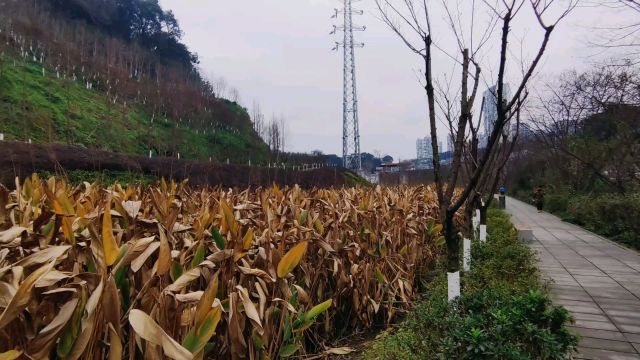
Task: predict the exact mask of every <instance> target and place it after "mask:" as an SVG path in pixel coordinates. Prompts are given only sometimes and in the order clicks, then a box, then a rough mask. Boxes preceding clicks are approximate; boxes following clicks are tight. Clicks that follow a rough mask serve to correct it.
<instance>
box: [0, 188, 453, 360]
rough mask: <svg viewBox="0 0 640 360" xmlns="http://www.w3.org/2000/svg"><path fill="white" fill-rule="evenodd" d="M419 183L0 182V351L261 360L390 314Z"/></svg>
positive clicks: (421, 235) (404, 280)
mask: <svg viewBox="0 0 640 360" xmlns="http://www.w3.org/2000/svg"><path fill="white" fill-rule="evenodd" d="M437 213H438V206H437V201H436V198H435V195H434V193H433V192H432V191H431V190H429V189H428V188H424V187H416V188H408V187H406V188H400V189H388V188H380V187H378V188H360V189H341V190H326V189H314V190H309V191H306V190H302V189H300V188H298V187H293V188H287V189H282V190H281V189H279V188H278V187H277V186H273V187H272V188H268V189H253V190H246V191H242V192H237V191H235V190H228V191H224V190H220V189H191V188H189V187H188V186H187V185H186V184H175V183H170V184H167V183H165V182H164V181H163V182H162V183H161V184H160V185H159V186H158V187H148V188H141V187H128V188H126V189H124V188H122V187H121V186H119V185H114V186H112V187H110V188H101V187H99V186H98V185H96V184H89V183H84V184H83V185H81V186H78V187H76V188H73V187H70V186H69V185H67V184H65V183H64V182H63V181H61V180H56V179H53V178H51V179H49V180H47V181H44V180H41V179H39V178H38V177H37V176H35V175H34V176H32V177H31V178H29V179H27V180H26V181H25V182H24V183H19V182H18V181H16V190H14V191H12V192H9V191H8V190H7V189H6V188H4V187H2V186H1V185H0V311H1V314H0V358H2V359H14V358H33V359H43V358H49V357H51V358H53V357H57V358H61V359H78V358H88V359H106V358H109V359H121V358H129V359H138V358H150V359H160V358H172V359H194V358H196V359H202V358H220V359H227V358H234V359H236V358H249V359H276V358H282V357H288V356H298V357H299V356H305V355H309V354H318V353H324V354H325V355H326V356H331V355H332V354H341V353H345V352H348V351H349V349H348V348H330V347H329V344H330V343H331V341H332V340H335V339H336V338H338V337H339V336H343V335H345V334H349V333H351V332H353V331H356V330H367V329H371V328H372V327H374V326H380V325H386V324H388V323H390V322H392V321H393V320H394V319H395V318H396V317H397V315H399V314H402V313H403V312H405V311H406V310H407V309H408V308H409V307H410V306H411V302H412V299H413V298H414V295H415V286H416V284H417V281H419V279H420V277H421V275H423V274H424V273H425V272H426V270H427V269H428V268H429V267H430V266H431V265H433V263H434V262H435V260H436V259H437V257H438V256H439V255H440V254H441V252H442V251H441V247H442V246H441V244H440V245H439V244H438V243H444V240H443V239H442V237H441V236H440V232H441V228H442V227H441V226H440V225H437V224H436V220H435V217H436V214H437Z"/></svg>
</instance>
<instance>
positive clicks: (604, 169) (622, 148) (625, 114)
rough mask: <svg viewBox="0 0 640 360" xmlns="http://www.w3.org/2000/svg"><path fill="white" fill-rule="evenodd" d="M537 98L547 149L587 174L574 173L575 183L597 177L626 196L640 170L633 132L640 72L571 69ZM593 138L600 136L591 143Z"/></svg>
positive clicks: (537, 125)
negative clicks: (627, 188) (575, 164)
mask: <svg viewBox="0 0 640 360" xmlns="http://www.w3.org/2000/svg"><path fill="white" fill-rule="evenodd" d="M536 100H537V101H536V102H535V106H532V107H531V110H530V118H531V119H532V125H533V126H534V129H535V130H536V135H537V137H538V138H539V139H540V140H541V141H542V142H543V143H544V144H545V145H546V150H547V151H550V152H552V153H554V154H555V155H556V156H558V157H560V158H564V159H566V161H568V162H576V163H577V164H578V165H579V166H576V167H575V169H576V171H581V172H582V173H581V174H578V173H576V174H574V177H575V178H576V183H575V184H574V185H575V186H576V187H578V186H580V184H578V183H577V181H581V180H588V178H589V177H590V176H595V177H597V178H598V179H599V180H601V181H603V182H604V183H607V184H609V185H611V187H613V188H614V189H616V190H617V191H618V192H625V190H626V184H627V183H629V180H630V179H633V178H636V174H637V171H638V166H640V163H639V162H638V160H637V158H638V154H637V152H638V138H637V136H635V135H633V130H631V129H633V128H635V127H636V124H634V123H633V121H634V120H635V119H637V112H638V110H637V109H638V107H639V106H640V72H639V71H638V69H636V67H635V66H633V65H631V64H630V63H627V64H626V65H625V66H620V65H619V64H617V63H616V64H615V65H602V66H598V67H596V68H594V69H591V70H589V71H586V72H584V73H578V72H576V71H569V72H566V73H564V74H562V75H561V76H559V77H558V80H557V81H555V82H552V83H548V84H547V85H546V86H545V88H544V90H543V91H541V92H539V93H538V94H537V98H536ZM594 126H597V127H599V129H593V127H594ZM625 129H629V130H630V131H624V130H625ZM604 130H607V131H606V133H603V131H604ZM614 130H615V131H614ZM594 132H595V133H596V134H594ZM614 133H615V134H614ZM593 135H596V136H598V135H600V136H598V137H600V138H599V139H590V136H593ZM605 138H606V139H605ZM606 143H610V146H609V147H607V146H605V144H606ZM636 180H638V179H636Z"/></svg>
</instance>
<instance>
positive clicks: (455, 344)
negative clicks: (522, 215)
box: [362, 209, 577, 360]
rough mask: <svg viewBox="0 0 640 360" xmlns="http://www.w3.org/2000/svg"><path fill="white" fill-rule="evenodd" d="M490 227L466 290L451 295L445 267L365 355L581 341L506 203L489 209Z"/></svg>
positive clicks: (548, 349)
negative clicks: (452, 297) (520, 237)
mask: <svg viewBox="0 0 640 360" xmlns="http://www.w3.org/2000/svg"><path fill="white" fill-rule="evenodd" d="M487 229H488V231H489V239H488V241H487V243H485V244H480V243H478V242H474V244H473V250H472V263H471V271H470V272H467V273H464V275H463V277H462V296H461V297H460V298H459V299H457V300H456V301H454V302H448V300H447V279H446V275H445V274H444V269H443V268H441V269H439V270H438V274H439V275H438V276H437V277H436V278H435V279H434V280H433V281H431V282H430V283H429V284H428V286H427V292H426V294H425V296H424V298H423V299H422V300H420V301H419V303H418V304H417V306H416V307H415V308H414V309H413V310H412V311H411V313H410V314H408V316H407V317H406V320H404V321H403V322H402V323H400V324H399V325H398V327H397V328H395V329H392V330H389V331H387V332H386V333H384V334H383V335H381V336H380V337H379V338H378V339H377V340H376V341H375V342H374V344H373V345H372V346H368V350H367V351H366V352H365V353H364V355H363V356H362V358H363V359H364V360H382V359H385V360H386V359H389V360H391V359H567V358H568V357H569V354H570V353H571V351H572V350H573V349H575V347H576V346H577V338H576V337H575V336H574V335H573V334H571V333H570V332H569V331H568V330H567V328H566V325H567V324H568V323H569V322H570V321H571V320H570V316H569V313H568V312H567V311H566V310H565V309H564V308H562V307H557V306H554V305H553V304H551V301H550V298H549V296H548V294H547V293H546V291H545V289H544V287H543V285H542V284H541V282H540V278H539V274H538V270H537V268H536V260H535V257H534V255H533V253H532V251H531V250H530V249H529V248H528V247H527V246H526V245H524V244H522V243H521V242H520V241H518V239H517V236H516V232H515V231H514V229H513V226H512V225H511V223H510V221H509V217H508V215H507V214H505V213H504V212H502V211H501V210H498V209H490V210H489V216H488V224H487Z"/></svg>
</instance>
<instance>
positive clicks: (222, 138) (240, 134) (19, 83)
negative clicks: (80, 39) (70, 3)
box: [0, 55, 269, 163]
mask: <svg viewBox="0 0 640 360" xmlns="http://www.w3.org/2000/svg"><path fill="white" fill-rule="evenodd" d="M43 69H44V76H43ZM221 107H222V110H223V111H224V112H226V114H220V112H221V111H220V110H219V114H218V116H224V117H227V118H229V117H231V118H235V119H234V120H235V121H234V122H235V123H239V124H243V125H245V126H243V127H242V128H240V129H237V128H232V127H227V126H224V125H222V124H219V123H216V122H215V118H214V119H212V122H214V126H213V129H212V128H210V127H209V129H208V130H207V129H206V128H205V129H202V128H198V126H191V124H190V123H189V121H188V120H185V119H172V118H162V117H159V116H157V115H153V114H152V112H151V111H150V110H149V109H146V108H145V106H144V105H141V104H135V105H126V102H122V101H117V102H115V104H114V102H112V101H110V98H108V97H107V96H106V94H105V93H104V92H101V91H97V90H89V89H87V88H86V86H84V85H83V84H81V83H80V82H78V81H73V80H71V79H64V78H62V75H60V77H58V74H56V72H55V71H54V70H52V69H50V68H43V66H42V65H41V64H39V63H36V62H28V61H24V60H21V59H20V58H19V57H14V56H8V55H5V56H2V57H0V133H4V134H5V139H6V140H17V141H27V140H28V139H31V140H32V141H33V142H35V143H55V142H57V143H64V144H74V145H79V146H83V147H87V148H95V149H100V150H108V151H114V152H123V153H131V154H138V155H147V154H148V152H149V150H150V149H151V150H152V152H153V153H154V155H165V156H177V153H180V156H181V157H182V158H188V159H202V160H207V159H209V157H212V158H213V159H215V160H217V161H219V162H224V161H226V159H227V158H228V159H229V160H230V162H232V163H246V162H248V161H249V160H251V161H252V162H255V163H258V162H266V161H268V158H269V150H268V148H267V146H266V144H264V142H263V141H262V140H261V139H260V138H259V137H258V136H257V135H256V134H255V132H253V130H252V128H251V123H250V119H249V115H248V114H247V112H246V110H245V109H244V108H242V107H241V106H239V105H237V104H235V103H232V102H229V101H226V100H222V105H221ZM194 125H195V124H194ZM216 125H217V127H216Z"/></svg>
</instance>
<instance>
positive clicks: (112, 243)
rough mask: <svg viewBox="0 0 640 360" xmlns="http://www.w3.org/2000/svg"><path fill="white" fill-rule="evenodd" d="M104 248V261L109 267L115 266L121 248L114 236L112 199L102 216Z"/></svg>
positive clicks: (108, 201)
mask: <svg viewBox="0 0 640 360" xmlns="http://www.w3.org/2000/svg"><path fill="white" fill-rule="evenodd" d="M102 246H103V250H104V259H105V262H106V264H107V266H111V265H113V264H114V263H115V262H116V260H117V259H118V255H119V254H120V247H119V246H118V243H117V242H116V238H115V237H114V236H113V223H112V221H111V198H109V200H107V205H106V206H105V208H104V213H103V215H102Z"/></svg>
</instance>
